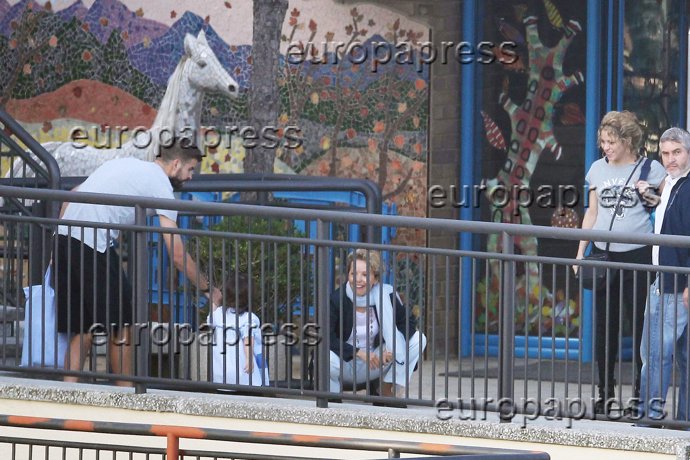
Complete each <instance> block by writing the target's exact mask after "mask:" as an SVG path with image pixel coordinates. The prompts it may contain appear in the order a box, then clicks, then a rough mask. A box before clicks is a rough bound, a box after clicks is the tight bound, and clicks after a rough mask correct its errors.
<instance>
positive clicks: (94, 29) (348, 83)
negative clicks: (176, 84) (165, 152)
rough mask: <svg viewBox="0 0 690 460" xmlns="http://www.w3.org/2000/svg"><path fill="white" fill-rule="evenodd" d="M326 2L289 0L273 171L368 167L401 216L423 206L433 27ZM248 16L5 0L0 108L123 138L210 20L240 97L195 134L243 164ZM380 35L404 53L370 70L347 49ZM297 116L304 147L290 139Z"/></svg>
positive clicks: (181, 5) (43, 131)
mask: <svg viewBox="0 0 690 460" xmlns="http://www.w3.org/2000/svg"><path fill="white" fill-rule="evenodd" d="M318 3H319V5H318V7H317V6H316V5H314V2H309V1H308V0H294V1H290V5H289V9H288V13H287V15H286V17H285V21H284V24H283V30H282V35H283V40H282V45H281V62H282V64H281V71H280V75H277V76H276V78H277V79H278V81H279V85H280V88H281V113H280V115H279V119H278V120H276V133H277V136H278V137H281V136H282V137H283V139H282V142H280V143H279V145H278V146H277V148H276V162H275V171H276V172H283V173H297V174H310V175H331V176H338V177H358V178H368V179H371V180H373V181H374V182H376V183H378V184H379V185H380V186H381V187H382V189H383V190H384V195H385V197H386V199H388V200H391V201H394V202H396V203H397V208H398V212H399V213H400V214H405V215H415V216H423V215H424V214H425V209H426V206H425V190H426V185H427V184H426V162H427V156H428V155H427V133H428V128H427V124H428V107H427V106H428V97H429V92H428V88H429V75H428V71H426V70H424V71H419V70H418V68H417V66H416V65H415V63H416V62H417V57H418V47H417V44H418V43H419V42H421V41H424V40H427V39H428V35H429V34H428V30H427V29H426V28H425V27H424V26H422V25H420V24H417V23H415V22H413V21H411V20H410V19H408V18H405V17H400V16H399V15H397V14H394V13H392V12H390V11H388V10H385V9H382V8H378V7H374V6H371V5H363V6H358V7H356V8H352V7H345V6H344V5H341V4H337V3H335V2H331V0H322V1H319V2H318ZM324 3H331V4H330V5H328V6H326V5H324ZM251 18H252V2H251V1H249V0H229V1H215V2H212V3H208V4H205V3H204V4H202V3H201V2H191V1H186V0H173V1H162V0H160V1H150V2H144V1H143V0H123V1H118V0H95V1H93V0H76V1H53V2H43V1H40V2H39V1H33V0H21V1H19V2H17V1H15V0H9V1H8V0H0V62H2V67H1V68H0V106H2V107H4V108H5V109H6V110H7V111H8V112H9V113H10V114H11V115H13V116H14V117H15V118H16V119H17V120H18V121H19V122H20V123H22V124H23V125H24V126H25V127H26V128H27V129H28V130H29V131H30V132H31V133H32V134H33V135H34V136H35V137H36V138H37V139H38V140H39V141H40V142H49V141H60V142H65V141H67V140H68V139H69V135H70V131H71V130H73V128H74V127H75V126H79V127H83V128H85V129H86V132H87V134H88V140H87V143H89V144H91V145H95V146H97V147H117V146H118V143H120V142H125V141H127V140H128V139H129V135H130V133H131V131H132V130H133V129H134V128H136V127H145V128H149V127H151V125H152V124H153V122H154V120H155V119H156V115H157V113H158V110H159V107H160V105H161V101H162V100H163V95H164V94H165V92H166V88H167V87H168V86H169V84H168V79H169V78H170V76H171V75H172V74H173V72H174V70H175V68H176V66H177V64H178V62H179V61H180V60H181V59H182V57H183V56H184V54H185V46H184V37H185V36H186V35H187V34H191V35H193V36H195V37H196V36H197V35H198V34H199V32H200V31H202V30H203V31H204V33H205V39H206V41H207V42H208V45H209V47H210V48H211V50H212V52H213V54H215V56H217V58H218V60H219V61H220V63H221V64H222V67H223V68H224V70H225V72H227V73H228V74H229V75H230V76H231V77H232V78H233V79H234V80H235V81H237V83H238V85H239V89H240V91H239V95H238V97H236V98H228V97H225V96H223V95H212V94H209V95H207V96H206V98H205V99H204V102H203V105H202V109H201V110H202V112H201V124H202V125H203V126H205V127H212V128H213V129H206V130H203V129H202V130H201V131H200V132H199V135H201V136H203V135H207V138H208V139H213V138H214V136H215V137H219V138H220V139H221V142H213V144H214V145H213V146H212V147H211V148H208V149H207V153H208V155H207V158H206V160H205V161H204V164H203V168H204V171H205V172H208V173H213V172H241V171H242V162H243V159H244V158H245V157H246V155H247V154H248V153H249V152H250V151H247V150H246V149H245V147H244V145H243V142H242V138H241V137H240V136H237V135H236V134H237V132H238V128H239V129H241V128H242V127H244V126H246V125H247V122H248V118H249V116H248V98H249V94H250V93H251V70H252V47H251V37H252V30H251V24H252V21H251ZM380 42H388V43H390V44H391V45H396V44H400V43H402V42H405V43H406V44H409V49H408V50H407V52H406V54H405V60H404V61H400V60H398V62H396V61H395V60H393V61H392V62H389V63H387V64H380V65H379V66H378V67H377V69H376V71H374V70H373V69H372V68H371V66H370V65H369V62H368V61H366V62H364V61H363V62H358V61H357V59H353V58H352V57H353V56H356V55H355V54H346V53H345V50H347V49H348V46H349V45H352V44H353V43H359V44H360V46H358V49H359V52H360V53H361V52H364V53H366V52H371V51H372V48H373V46H374V45H375V44H376V43H380ZM337 44H344V48H338V47H337V46H336V45H337ZM291 45H294V46H298V47H300V48H299V49H304V50H307V53H306V54H305V58H304V59H301V60H300V62H297V61H295V59H294V56H293V58H291V57H289V56H287V54H288V51H289V49H290V48H289V47H290V46H291ZM293 49H295V48H293ZM291 126H292V127H297V128H298V129H299V136H296V137H298V138H299V139H301V140H302V142H300V143H299V144H300V145H298V146H295V145H288V143H287V142H285V137H287V133H286V131H287V129H288V127H291ZM118 128H120V129H118ZM122 128H128V130H125V129H122ZM233 134H235V135H233ZM215 144H218V145H215ZM4 167H5V168H6V167H7V165H4ZM3 172H4V171H3ZM401 237H402V238H419V236H417V235H412V236H409V235H408V236H405V235H404V234H403V235H402V236H401Z"/></svg>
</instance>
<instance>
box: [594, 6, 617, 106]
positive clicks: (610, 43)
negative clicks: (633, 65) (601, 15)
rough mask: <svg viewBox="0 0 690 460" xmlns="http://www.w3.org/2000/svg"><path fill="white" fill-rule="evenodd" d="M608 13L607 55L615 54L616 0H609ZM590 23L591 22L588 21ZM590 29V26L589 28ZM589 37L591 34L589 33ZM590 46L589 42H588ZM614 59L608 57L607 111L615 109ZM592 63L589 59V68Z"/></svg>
mask: <svg viewBox="0 0 690 460" xmlns="http://www.w3.org/2000/svg"><path fill="white" fill-rule="evenodd" d="M607 11H608V14H607V15H606V17H607V18H608V21H606V40H605V43H606V55H607V56H613V48H614V46H615V43H614V42H615V41H614V40H613V34H614V31H613V21H612V20H611V18H613V16H614V0H609V2H608V7H607ZM588 24H589V23H588ZM588 30H589V28H588ZM588 38H589V35H588ZM588 46H589V43H588ZM614 64H615V63H614V61H613V59H606V88H607V90H606V92H605V96H604V97H605V101H606V102H605V105H604V107H605V109H604V110H605V111H606V112H608V111H610V110H614V107H615V106H614V101H613V94H612V91H611V88H612V87H613V79H614V72H615V70H614ZM590 65H591V62H590V61H589V60H588V61H587V68H588V69H589V66H590ZM616 108H617V107H616Z"/></svg>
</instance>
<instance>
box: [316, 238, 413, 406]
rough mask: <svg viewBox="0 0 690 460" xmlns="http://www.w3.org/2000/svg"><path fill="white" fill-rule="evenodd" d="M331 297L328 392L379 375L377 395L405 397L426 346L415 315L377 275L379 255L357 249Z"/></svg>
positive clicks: (379, 274)
mask: <svg viewBox="0 0 690 460" xmlns="http://www.w3.org/2000/svg"><path fill="white" fill-rule="evenodd" d="M347 270H348V280H347V282H346V283H345V284H343V285H342V286H341V287H340V288H338V289H336V290H335V291H334V292H333V293H332V294H331V297H330V321H329V337H330V391H331V392H333V393H339V392H340V391H341V389H342V388H343V385H344V384H350V385H352V386H356V385H357V384H362V383H366V382H367V381H374V380H377V379H380V392H379V393H380V395H381V396H397V397H405V395H406V388H407V387H408V385H409V382H410V379H411V377H412V373H413V372H414V370H415V368H416V366H417V362H418V361H419V359H420V356H421V354H422V353H423V351H424V348H425V347H426V337H425V336H424V334H422V333H421V332H420V331H418V330H417V325H416V318H415V316H414V315H413V314H412V313H411V311H408V309H407V308H405V305H403V303H402V301H401V300H400V297H399V296H398V294H397V293H396V292H395V291H394V290H393V287H392V286H391V285H389V284H383V283H381V281H380V277H381V256H380V255H379V253H378V252H376V251H370V250H366V249H358V250H356V251H355V252H353V253H351V254H349V256H348V258H347Z"/></svg>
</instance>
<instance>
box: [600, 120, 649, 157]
mask: <svg viewBox="0 0 690 460" xmlns="http://www.w3.org/2000/svg"><path fill="white" fill-rule="evenodd" d="M602 133H607V134H608V135H610V136H612V137H613V138H614V139H616V140H618V141H620V142H622V143H623V144H625V145H626V146H627V147H628V149H630V151H631V152H632V153H633V154H634V155H635V156H638V155H639V154H640V147H642V138H643V136H644V130H643V129H642V125H641V124H640V121H639V120H638V119H637V116H636V115H635V114H634V113H632V112H628V111H627V110H624V111H622V112H616V111H611V112H609V113H607V114H606V115H604V118H602V119H601V124H600V125H599V130H598V131H597V144H598V145H600V146H601V134H602Z"/></svg>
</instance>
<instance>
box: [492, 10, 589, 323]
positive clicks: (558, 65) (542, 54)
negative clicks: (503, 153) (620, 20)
mask: <svg viewBox="0 0 690 460" xmlns="http://www.w3.org/2000/svg"><path fill="white" fill-rule="evenodd" d="M523 23H524V25H525V31H526V44H527V47H528V53H529V63H528V72H529V75H528V79H527V88H526V94H525V99H524V101H523V102H522V103H521V104H520V105H518V104H516V103H515V102H514V101H513V100H512V99H511V98H510V97H509V96H508V95H507V94H506V92H505V90H504V91H503V92H501V94H500V95H499V102H500V104H501V105H502V107H503V109H504V110H505V111H506V112H507V113H508V116H509V117H510V124H511V135H510V141H509V142H508V143H507V158H506V160H505V162H504V164H503V166H502V168H501V169H500V171H499V172H498V174H497V175H496V177H494V178H492V179H489V180H487V181H486V186H487V196H488V197H489V198H490V199H489V202H490V209H491V220H492V221H494V222H504V223H518V224H527V225H531V224H532V220H531V218H530V214H529V209H528V207H526V206H521V205H520V203H519V200H518V199H516V198H517V195H516V194H515V192H516V191H519V190H529V189H530V182H531V178H532V174H533V173H534V170H535V167H536V165H537V162H538V161H539V157H540V156H541V154H542V153H543V152H544V151H550V152H551V154H553V155H555V156H556V158H558V157H560V155H561V152H562V147H561V146H560V145H559V144H558V141H557V140H556V138H555V136H554V132H553V117H554V114H555V110H554V106H555V104H556V103H557V102H558V101H559V100H560V99H561V97H562V95H563V93H565V92H566V91H568V90H569V89H571V88H572V87H574V86H575V85H578V84H581V83H582V82H583V76H582V73H581V72H579V71H578V72H575V73H573V74H572V75H565V74H564V73H563V67H562V66H563V57H564V55H565V53H566V51H567V49H568V46H569V45H570V44H571V42H572V40H573V38H574V37H575V35H576V34H577V33H579V32H581V30H582V28H581V27H580V24H579V23H578V22H577V21H574V20H570V21H568V22H567V23H565V24H564V25H563V26H562V30H563V35H562V37H561V39H560V40H559V41H558V43H557V44H556V45H555V46H554V47H547V46H545V45H544V44H543V43H542V42H541V40H540V37H539V32H538V30H537V17H535V16H526V17H525V18H524V19H523ZM485 121H486V120H485ZM503 193H507V194H508V195H509V197H505V196H503ZM514 241H515V248H514V251H515V253H518V254H523V255H537V245H538V243H537V238H536V237H534V236H516V237H515V240H514ZM502 249H503V248H502V247H501V240H500V237H499V236H498V235H491V236H490V237H489V238H488V240H487V251H489V252H501V251H502ZM490 271H491V273H490V283H491V284H490V285H491V286H499V285H500V284H499V276H500V275H499V274H500V268H499V266H498V262H497V261H494V262H493V263H492V264H491V270H490ZM525 277H526V278H525ZM539 283H540V279H539V267H538V265H537V264H534V263H527V264H525V272H524V274H523V275H522V276H521V277H520V278H519V279H518V282H517V285H518V287H519V289H520V292H518V297H520V302H519V304H518V308H519V309H521V310H522V311H525V314H526V315H529V314H530V313H531V312H529V311H527V310H529V309H530V306H529V305H528V303H529V301H528V299H529V298H530V297H531V296H532V297H533V296H534V294H535V293H536V295H537V297H538V299H537V300H536V303H537V305H539V304H540V303H543V301H544V300H543V299H548V302H552V300H553V299H551V294H550V293H549V291H548V289H546V288H545V287H542V286H540V285H539ZM485 301H487V302H486V303H485V305H487V304H488V303H490V302H488V299H485ZM540 301H541V302H540Z"/></svg>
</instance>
